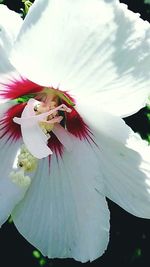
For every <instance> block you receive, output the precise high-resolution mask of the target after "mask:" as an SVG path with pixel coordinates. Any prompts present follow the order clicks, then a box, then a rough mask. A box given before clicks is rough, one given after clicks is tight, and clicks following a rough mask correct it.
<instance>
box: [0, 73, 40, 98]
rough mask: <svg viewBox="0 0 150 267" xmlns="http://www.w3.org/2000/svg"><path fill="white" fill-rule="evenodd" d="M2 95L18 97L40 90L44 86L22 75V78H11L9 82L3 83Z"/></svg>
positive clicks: (0, 92)
mask: <svg viewBox="0 0 150 267" xmlns="http://www.w3.org/2000/svg"><path fill="white" fill-rule="evenodd" d="M2 85H3V88H1V90H0V96H1V97H3V98H4V99H16V98H18V97H21V96H24V95H27V94H34V93H37V92H40V91H41V90H42V89H43V87H41V86H40V85H37V84H35V83H33V82H31V81H29V80H27V79H24V78H22V77H20V80H13V81H12V80H11V81H10V83H9V84H2Z"/></svg>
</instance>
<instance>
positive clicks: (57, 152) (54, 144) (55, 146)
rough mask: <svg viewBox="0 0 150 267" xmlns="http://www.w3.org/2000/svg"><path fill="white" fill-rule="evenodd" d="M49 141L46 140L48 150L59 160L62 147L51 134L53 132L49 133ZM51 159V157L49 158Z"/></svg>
mask: <svg viewBox="0 0 150 267" xmlns="http://www.w3.org/2000/svg"><path fill="white" fill-rule="evenodd" d="M50 135H51V137H50V139H49V140H48V146H49V148H50V149H51V150H52V151H53V153H55V155H56V157H57V158H59V156H62V154H63V151H64V147H63V145H62V144H61V143H60V141H59V140H58V138H57V137H56V135H54V134H53V132H50ZM50 157H51V156H50Z"/></svg>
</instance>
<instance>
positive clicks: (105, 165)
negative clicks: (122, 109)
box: [79, 104, 150, 218]
mask: <svg viewBox="0 0 150 267" xmlns="http://www.w3.org/2000/svg"><path fill="white" fill-rule="evenodd" d="M79 110H80V112H81V115H82V117H83V118H84V120H85V122H87V123H88V125H89V126H90V128H91V130H92V132H93V133H94V135H95V139H96V143H97V144H98V146H99V152H98V153H97V155H99V163H100V165H101V171H102V173H103V176H104V181H105V190H106V191H105V194H106V196H107V197H108V198H110V199H111V200H113V201H114V202H116V203H117V204H118V205H120V206H121V207H122V208H124V209H125V210H127V211H128V212H130V213H132V214H133V215H136V216H138V217H143V218H150V147H149V146H148V144H147V142H145V141H143V140H141V138H140V137H139V136H138V135H137V134H135V133H133V132H132V130H131V129H130V128H129V127H128V126H127V125H126V124H125V123H124V122H123V120H122V119H120V118H118V117H114V116H112V115H109V114H107V113H104V112H103V111H100V109H98V108H97V107H96V109H95V108H94V107H93V108H92V107H91V108H90V109H89V106H86V104H85V105H83V106H82V108H81V106H80V107H79ZM92 116H93V118H92ZM86 118H88V119H86Z"/></svg>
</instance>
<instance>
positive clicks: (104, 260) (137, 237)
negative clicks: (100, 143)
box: [0, 0, 150, 267]
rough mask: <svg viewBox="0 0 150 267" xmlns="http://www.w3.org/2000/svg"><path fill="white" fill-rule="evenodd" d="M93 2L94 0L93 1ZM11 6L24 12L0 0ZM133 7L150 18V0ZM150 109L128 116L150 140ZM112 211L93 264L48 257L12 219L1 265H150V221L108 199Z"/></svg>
mask: <svg viewBox="0 0 150 267" xmlns="http://www.w3.org/2000/svg"><path fill="white" fill-rule="evenodd" d="M91 1H92V0H91ZM2 2H3V4H6V5H7V6H8V7H9V8H10V9H12V10H15V11H17V12H19V13H21V9H22V8H24V4H23V3H22V2H21V0H11V1H10V0H8V1H7V0H4V1H2V0H0V3H2ZM120 2H123V3H126V4H127V5H128V6H129V9H131V10H133V11H134V12H138V13H140V14H141V17H142V18H143V19H144V20H148V21H150V0H145V1H144V0H124V1H120ZM149 120H150V110H149V109H148V108H144V109H142V110H141V111H140V112H138V113H137V114H135V115H133V116H131V117H128V118H126V119H125V121H126V123H127V124H128V125H129V126H131V127H132V129H133V130H134V131H135V132H139V133H140V134H141V136H142V138H144V139H147V140H148V141H149V142H150V121H149ZM108 204H109V208H110V211H111V230H110V242H109V246H108V249H107V251H106V253H105V254H104V255H103V256H102V257H101V258H99V259H98V260H96V261H94V262H92V263H85V264H81V263H78V262H76V261H74V260H48V259H47V258H45V257H43V256H42V255H41V254H40V252H39V251H38V250H37V249H36V248H34V247H33V246H31V245H30V244H29V243H28V242H27V241H26V240H25V239H24V238H23V237H22V236H21V235H20V234H19V233H18V231H17V230H16V228H15V226H14V225H13V222H12V221H11V220H8V222H6V223H5V224H4V225H3V226H2V228H1V229H0V267H1V266H3V267H8V266H14V267H21V266H26V267H39V266H45V267H48V266H49V267H57V266H62V265H63V266H76V267H78V266H90V267H94V266H95V267H96V266H100V267H112V266H115V267H150V220H146V219H139V218H136V217H134V216H132V215H130V214H129V213H127V212H125V211H124V210H123V209H121V208H120V207H118V206H117V205H116V204H114V203H113V202H111V201H109V200H108Z"/></svg>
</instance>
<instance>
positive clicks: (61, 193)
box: [0, 0, 150, 262]
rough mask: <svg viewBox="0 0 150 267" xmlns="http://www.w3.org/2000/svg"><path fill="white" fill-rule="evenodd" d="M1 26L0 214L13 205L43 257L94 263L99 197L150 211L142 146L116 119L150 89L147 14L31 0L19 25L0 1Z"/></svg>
mask: <svg viewBox="0 0 150 267" xmlns="http://www.w3.org/2000/svg"><path fill="white" fill-rule="evenodd" d="M4 18H5V19H4ZM10 18H11V22H10V20H9V19H10ZM8 21H9V22H10V23H8ZM0 25H1V32H0V51H1V61H0V81H1V92H0V95H1V99H2V100H3V101H4V100H5V103H3V104H1V106H0V109H1V115H0V116H1V121H0V127H1V134H0V160H1V166H0V171H1V177H0V223H1V224H2V223H4V221H5V220H6V219H7V218H8V216H9V215H10V214H12V218H13V220H14V223H15V225H16V227H17V228H18V230H19V231H20V233H21V234H22V235H23V236H24V237H25V238H26V239H27V240H28V241H29V242H30V243H32V244H33V245H34V246H36V247H37V248H38V249H39V250H40V251H41V252H42V253H43V255H47V256H48V257H49V258H57V257H59V258H67V257H68V258H74V259H76V260H78V261H82V262H86V261H88V260H90V261H92V260H94V259H96V258H97V257H100V256H101V255H102V254H103V253H104V251H105V249H106V248H107V244H108V240H109V210H108V207H107V202H106V200H105V197H108V198H110V199H111V200H112V201H114V202H116V203H117V204H118V205H120V206H121V207H123V208H124V209H125V210H127V211H128V212H130V213H132V214H133V215H135V216H139V217H142V218H150V149H149V147H148V145H147V143H146V142H145V141H143V140H141V138H140V136H138V135H137V134H134V133H133V131H132V130H131V129H130V128H129V127H128V126H127V125H126V124H125V122H124V121H123V120H122V117H125V116H127V115H130V114H133V113H135V112H136V111H138V110H139V109H140V108H142V107H144V106H145V103H146V101H147V98H148V95H149V92H150V68H149V63H150V56H149V50H150V26H149V23H148V22H145V21H143V20H142V19H140V18H139V15H138V14H134V13H132V12H131V11H129V10H128V9H127V7H126V6H125V5H124V4H120V3H119V1H118V0H92V1H91V0H76V1H73V0H61V1H59V0H47V1H45V0H36V1H35V3H34V4H33V6H32V7H31V9H30V11H29V13H28V15H27V17H26V19H25V20H24V22H23V25H22V21H21V19H20V17H19V15H18V14H15V13H14V12H12V11H10V10H8V9H7V8H6V7H5V6H3V5H1V6H0ZM21 25H22V26H21ZM20 27H21V30H20V31H19V29H20ZM18 32H19V33H18ZM16 37H17V38H16ZM10 62H11V63H10ZM23 143H24V145H23V146H22V144H23ZM19 148H20V150H18V149H19ZM16 154H17V156H16V160H15V162H14V157H15V155H16ZM16 167H17V169H15V168H16ZM13 169H14V170H13Z"/></svg>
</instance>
